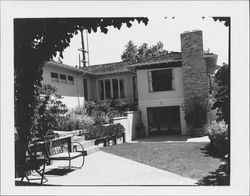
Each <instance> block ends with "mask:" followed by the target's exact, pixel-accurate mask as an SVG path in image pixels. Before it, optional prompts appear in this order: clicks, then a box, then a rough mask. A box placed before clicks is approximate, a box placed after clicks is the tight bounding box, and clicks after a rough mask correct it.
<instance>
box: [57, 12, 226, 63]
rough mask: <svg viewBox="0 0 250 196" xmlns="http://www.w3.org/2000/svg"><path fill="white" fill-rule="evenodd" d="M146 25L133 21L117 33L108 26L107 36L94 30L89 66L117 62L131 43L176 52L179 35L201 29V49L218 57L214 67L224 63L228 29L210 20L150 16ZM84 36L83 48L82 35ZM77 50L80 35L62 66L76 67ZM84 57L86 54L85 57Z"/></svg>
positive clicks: (178, 44)
mask: <svg viewBox="0 0 250 196" xmlns="http://www.w3.org/2000/svg"><path fill="white" fill-rule="evenodd" d="M148 18H149V23H148V25H147V26H145V25H144V24H143V23H141V24H138V22H137V21H134V22H133V23H132V26H131V27H130V28H128V27H127V26H126V25H123V26H122V27H121V29H120V30H118V29H115V28H114V27H109V28H108V29H109V31H108V33H107V34H104V33H101V32H100V30H98V31H97V32H96V33H94V32H92V33H90V34H88V45H89V62H90V65H96V64H103V63H112V62H118V61H121V55H122V53H123V51H124V49H125V45H126V44H127V43H128V41H129V40H132V41H133V42H134V44H135V45H137V46H140V45H141V44H142V43H147V44H148V45H155V44H156V43H157V42H158V41H161V42H163V43H164V49H166V50H168V51H180V50H181V44H180V34H181V33H183V32H184V31H192V30H197V29H199V30H202V32H203V49H204V50H207V49H208V48H209V49H210V52H212V53H215V54H218V61H217V64H218V65H222V63H223V62H225V63H227V62H228V27H226V26H224V24H223V22H219V21H216V22H215V21H214V20H213V19H212V18H211V17H205V19H202V17H201V16H200V17H181V16H175V17H174V18H173V16H167V18H165V17H163V16H155V17H154V16H152V17H148ZM84 37H85V49H86V48H87V43H86V32H85V33H84ZM79 48H81V38H80V33H79V34H77V35H75V36H74V37H73V38H72V39H71V44H70V46H69V47H68V48H66V49H65V51H64V52H63V55H64V58H63V59H62V60H63V63H64V64H68V65H71V66H75V65H79V54H80V51H79V50H78V49H79ZM86 58H87V55H86Z"/></svg>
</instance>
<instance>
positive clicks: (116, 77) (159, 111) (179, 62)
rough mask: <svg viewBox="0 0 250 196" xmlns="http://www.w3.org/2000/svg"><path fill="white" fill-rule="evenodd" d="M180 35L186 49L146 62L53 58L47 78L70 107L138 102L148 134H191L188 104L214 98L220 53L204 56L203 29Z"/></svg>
mask: <svg viewBox="0 0 250 196" xmlns="http://www.w3.org/2000/svg"><path fill="white" fill-rule="evenodd" d="M180 37H181V52H171V53H168V54H166V55H162V56H157V57H153V58H150V59H146V60H143V61H140V62H130V63H128V62H117V63H108V64H101V65H93V66H87V67H84V68H77V67H72V66H69V65H64V64H62V63H58V62H54V61H50V62H48V63H47V64H46V65H45V66H44V73H43V82H44V83H50V84H52V85H53V86H55V87H57V88H58V93H59V94H61V95H62V96H63V97H64V102H65V103H66V105H67V106H68V107H69V108H73V107H74V106H77V105H82V104H83V102H84V101H85V100H96V101H99V102H102V101H107V100H110V99H116V100H119V101H126V102H130V103H138V109H139V110H140V111H141V121H142V123H143V124H144V126H145V134H146V135H154V134H164V133H168V134H176V135H189V134H190V129H189V128H188V126H187V123H186V121H185V113H184V111H183V105H185V103H186V102H187V101H188V100H189V99H191V98H192V97H199V98H200V99H201V100H206V99H208V75H209V74H211V73H213V72H214V70H215V69H216V66H217V65H216V63H217V57H218V56H217V55H215V54H204V50H203V40H202V31H200V30H196V31H191V32H184V33H182V34H181V36H180Z"/></svg>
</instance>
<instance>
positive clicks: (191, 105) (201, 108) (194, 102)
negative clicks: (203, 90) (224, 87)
mask: <svg viewBox="0 0 250 196" xmlns="http://www.w3.org/2000/svg"><path fill="white" fill-rule="evenodd" d="M183 109H184V111H185V120H186V121H187V123H188V124H189V125H191V126H192V128H202V127H203V126H204V125H205V124H206V122H207V113H208V110H209V105H208V103H207V102H206V101H202V100H200V99H199V98H197V97H194V98H192V99H190V100H189V101H186V104H185V106H184V108H183Z"/></svg>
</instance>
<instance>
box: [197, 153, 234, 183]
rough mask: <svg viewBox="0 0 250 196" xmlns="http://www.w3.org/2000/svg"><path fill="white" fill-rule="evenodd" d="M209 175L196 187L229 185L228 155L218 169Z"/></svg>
mask: <svg viewBox="0 0 250 196" xmlns="http://www.w3.org/2000/svg"><path fill="white" fill-rule="evenodd" d="M210 173H211V174H210V175H208V176H205V177H204V178H203V179H201V180H199V181H198V185H203V186H204V185H206V186H207V185H213V186H214V185H222V186H224V185H230V164H229V157H228V155H226V156H225V158H224V160H223V162H221V164H220V166H219V168H218V169H217V170H215V172H210Z"/></svg>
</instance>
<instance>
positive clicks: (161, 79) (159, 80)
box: [148, 69, 174, 92]
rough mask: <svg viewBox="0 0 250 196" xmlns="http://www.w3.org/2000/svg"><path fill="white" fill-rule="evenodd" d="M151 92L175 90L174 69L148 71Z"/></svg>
mask: <svg viewBox="0 0 250 196" xmlns="http://www.w3.org/2000/svg"><path fill="white" fill-rule="evenodd" d="M148 85H149V92H159V91H170V90H174V77H173V74H172V69H163V70H156V71H148Z"/></svg>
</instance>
